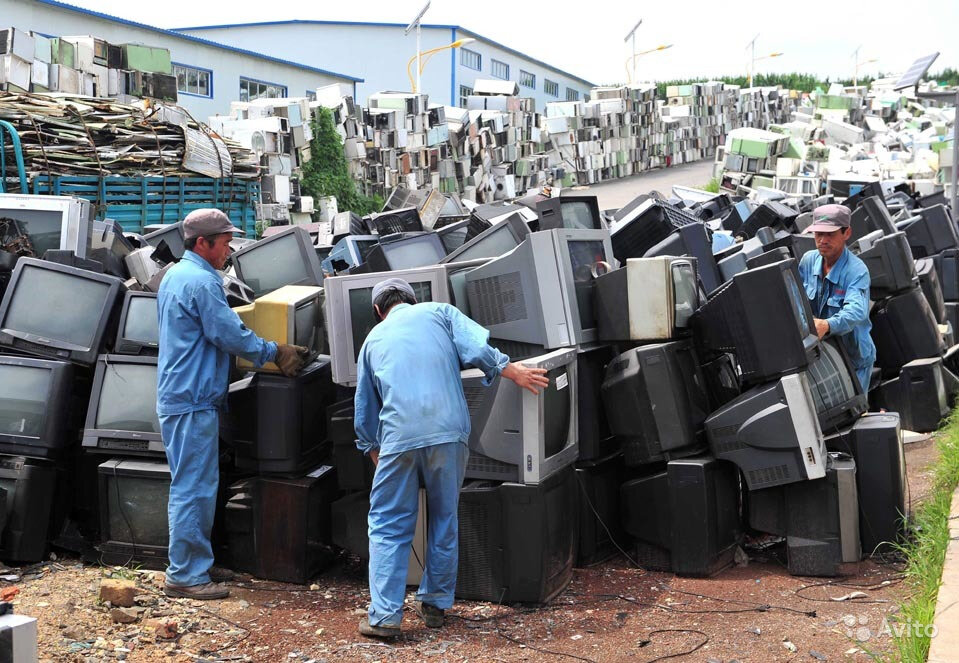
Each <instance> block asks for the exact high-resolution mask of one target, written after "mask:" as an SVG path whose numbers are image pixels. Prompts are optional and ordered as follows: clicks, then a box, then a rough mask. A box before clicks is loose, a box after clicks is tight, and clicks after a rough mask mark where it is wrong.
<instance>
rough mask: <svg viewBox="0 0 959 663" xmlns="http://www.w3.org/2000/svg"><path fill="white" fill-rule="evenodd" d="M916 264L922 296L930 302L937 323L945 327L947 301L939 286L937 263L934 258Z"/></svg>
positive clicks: (918, 261)
mask: <svg viewBox="0 0 959 663" xmlns="http://www.w3.org/2000/svg"><path fill="white" fill-rule="evenodd" d="M915 264H916V276H918V277H919V287H920V288H922V294H923V295H924V296H925V298H926V301H927V302H929V308H931V309H932V314H933V315H934V316H936V322H938V323H939V324H940V325H944V324H946V320H947V318H946V300H945V297H943V295H942V286H941V285H939V274H938V272H936V264H935V261H933V259H932V258H920V259H919V260H917V261H916V263H915ZM954 331H959V330H954Z"/></svg>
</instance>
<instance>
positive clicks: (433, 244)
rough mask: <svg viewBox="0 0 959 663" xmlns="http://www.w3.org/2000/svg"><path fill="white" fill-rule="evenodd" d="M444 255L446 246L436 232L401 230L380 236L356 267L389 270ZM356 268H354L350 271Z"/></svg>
mask: <svg viewBox="0 0 959 663" xmlns="http://www.w3.org/2000/svg"><path fill="white" fill-rule="evenodd" d="M444 257H446V248H445V247H444V246H443V241H442V240H441V239H440V236H439V235H437V234H436V233H434V232H416V233H401V234H397V235H390V236H387V237H381V238H380V241H379V242H378V243H377V245H376V246H374V247H373V248H371V249H370V251H369V252H368V253H367V254H366V261H365V262H364V263H363V265H361V266H360V267H361V268H362V271H364V272H389V271H392V270H395V269H412V268H414V267H425V266H426V265H435V264H437V263H439V262H440V261H441V260H442V259H443V258H444ZM360 271H361V270H360V269H355V268H354V269H351V270H350V273H351V274H355V273H359V272H360Z"/></svg>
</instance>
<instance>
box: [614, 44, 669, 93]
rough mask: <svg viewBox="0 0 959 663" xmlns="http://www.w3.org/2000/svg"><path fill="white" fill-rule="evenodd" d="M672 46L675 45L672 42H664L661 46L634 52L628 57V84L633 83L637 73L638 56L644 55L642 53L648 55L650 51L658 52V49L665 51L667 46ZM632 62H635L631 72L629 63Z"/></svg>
mask: <svg viewBox="0 0 959 663" xmlns="http://www.w3.org/2000/svg"><path fill="white" fill-rule="evenodd" d="M672 47H673V45H672V44H663V45H661V46H657V47H656V48H651V49H649V50H647V51H640V52H639V53H633V54H632V56H630V57H628V58H626V63H625V65H626V79H627V81H628V82H627V85H629V84H631V83H632V82H633V76H635V75H636V58H638V57H640V56H642V55H648V54H650V53H655V52H657V51H665V50H666V49H667V48H672ZM630 62H632V63H633V67H632V73H630V67H629V63H630Z"/></svg>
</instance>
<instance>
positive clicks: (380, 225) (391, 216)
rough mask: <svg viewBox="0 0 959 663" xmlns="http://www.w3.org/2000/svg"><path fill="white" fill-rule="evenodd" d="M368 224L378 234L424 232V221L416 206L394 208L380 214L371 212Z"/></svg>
mask: <svg viewBox="0 0 959 663" xmlns="http://www.w3.org/2000/svg"><path fill="white" fill-rule="evenodd" d="M368 225H369V226H371V228H370V229H371V230H375V231H376V234H377V235H381V236H383V235H392V234H394V233H408V232H422V231H423V222H422V221H420V213H419V211H418V210H417V209H416V208H415V207H403V208H400V209H392V210H389V211H387V212H380V213H379V214H371V215H370V219H369V222H368Z"/></svg>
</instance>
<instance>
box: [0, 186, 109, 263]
mask: <svg viewBox="0 0 959 663" xmlns="http://www.w3.org/2000/svg"><path fill="white" fill-rule="evenodd" d="M0 219H15V220H16V221H18V222H19V224H20V227H21V228H22V229H23V231H24V232H25V233H26V234H27V236H28V237H29V238H30V242H31V244H32V245H33V251H34V254H35V255H36V257H37V258H42V257H43V254H44V253H45V252H46V251H48V250H50V249H59V250H64V251H73V252H74V253H75V254H76V256H77V257H78V258H86V257H87V252H88V251H89V250H90V241H91V227H92V222H93V209H92V207H91V206H90V201H89V200H86V199H84V198H74V197H72V196H33V195H24V194H17V193H0Z"/></svg>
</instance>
